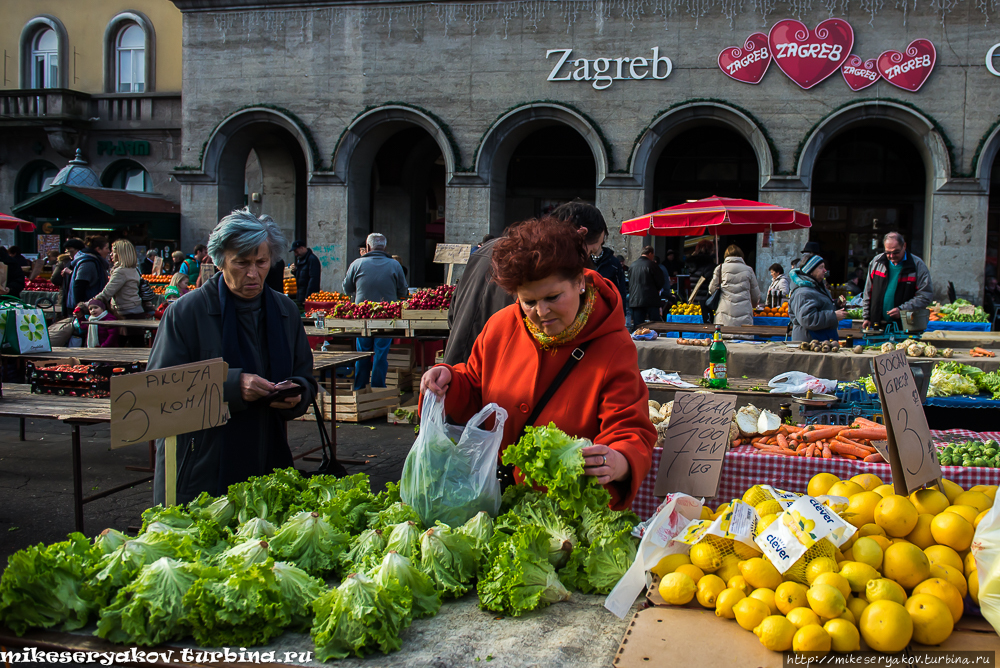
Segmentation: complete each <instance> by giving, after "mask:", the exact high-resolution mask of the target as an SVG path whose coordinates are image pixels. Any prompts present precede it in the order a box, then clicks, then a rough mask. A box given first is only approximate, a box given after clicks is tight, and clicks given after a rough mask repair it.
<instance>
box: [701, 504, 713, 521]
mask: <svg viewBox="0 0 1000 668" xmlns="http://www.w3.org/2000/svg"><path fill="white" fill-rule="evenodd" d="M699 519H703V520H710V519H712V511H711V510H710V509H709V507H708V506H702V507H701V517H700V518H699Z"/></svg>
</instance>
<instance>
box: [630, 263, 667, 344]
mask: <svg viewBox="0 0 1000 668" xmlns="http://www.w3.org/2000/svg"><path fill="white" fill-rule="evenodd" d="M653 257H654V256H653V247H652V246H646V247H645V248H643V249H642V254H641V255H640V256H639V259H637V260H636V261H635V262H633V263H632V264H631V265H630V266H629V275H628V293H629V294H628V306H629V309H631V311H632V327H638V326H639V325H641V324H642V323H644V322H658V321H659V320H660V289H661V288H662V287H663V284H664V278H663V272H662V271H660V267H659V265H657V264H656V262H654V261H653Z"/></svg>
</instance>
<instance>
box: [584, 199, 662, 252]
mask: <svg viewBox="0 0 1000 668" xmlns="http://www.w3.org/2000/svg"><path fill="white" fill-rule="evenodd" d="M645 199H646V193H645V191H644V190H643V189H642V188H598V189H597V195H596V202H595V206H597V208H598V209H600V210H601V213H603V214H604V220H605V222H607V224H608V232H609V234H608V240H607V241H606V242H605V244H604V245H605V246H607V247H608V248H610V249H612V250H613V251H614V252H615V254H616V255H619V254H620V255H624V256H625V263H626V264H631V263H632V261H633V260H635V259H636V258H638V257H639V252H640V251H641V250H642V247H643V246H644V245H645V239H646V238H645V237H637V236H631V235H629V236H625V235H622V233H621V227H622V222H624V221H626V220H629V219H631V218H635V217H637V216H641V215H642V214H644V213H649V212H648V211H645V208H644V207H645V206H646V203H645Z"/></svg>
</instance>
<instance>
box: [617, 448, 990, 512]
mask: <svg viewBox="0 0 1000 668" xmlns="http://www.w3.org/2000/svg"><path fill="white" fill-rule="evenodd" d="M931 437H933V438H934V439H936V440H938V441H957V440H962V439H968V440H972V439H976V440H981V441H985V440H989V439H993V440H995V441H1000V432H996V431H988V432H974V431H968V430H966V429H949V430H946V431H938V430H931ZM662 453H663V449H662V448H654V449H653V465H652V467H651V468H650V469H649V474H648V475H647V476H646V479H645V480H643V481H642V485H641V486H640V487H639V491H638V493H637V494H636V496H635V500H634V501H633V502H632V510H633V511H634V512H635V513H636V514H637V515H639V517H640V518H642V519H644V520H645V519H648V518H650V517H652V515H653V513H655V512H656V507H657V506H658V505H659V503H660V499H659V498H657V497H655V496H653V487H654V486H655V485H656V472H657V470H658V469H659V467H660V456H661V455H662ZM824 471H825V472H828V473H832V474H834V475H835V476H837V477H838V478H840V479H841V480H843V479H846V478H850V477H852V476H855V475H857V474H859V473H874V474H875V475H877V476H878V477H879V478H881V479H882V481H883V482H885V483H890V482H892V470H891V469H890V467H889V465H888V464H871V463H865V462H860V461H855V460H851V459H815V458H810V459H805V458H802V457H773V456H767V455H760V454H757V452H756V450H754V449H753V448H752V447H751V446H749V445H747V446H741V447H738V448H735V449H733V450H730V451H729V452H727V453H726V458H725V463H724V464H723V468H722V477H721V478H720V479H719V492H718V494H717V495H716V497H715V501H714V502H713V503H712V505H713V506H716V505H719V504H721V503H722V502H723V501H728V500H730V499H738V498H740V497H741V496H743V493H744V492H745V491H747V490H748V489H750V488H751V487H753V486H754V485H760V484H767V485H771V486H773V487H777V488H778V489H783V490H786V491H789V492H796V493H798V494H805V492H806V488H807V487H808V485H809V480H810V478H812V477H813V476H814V475H816V474H817V473H822V472H824ZM942 471H943V472H944V477H946V478H948V479H949V480H953V481H955V482H956V483H958V484H959V485H961V486H962V487H963V488H965V489H968V488H969V487H972V486H973V485H1000V469H992V468H986V467H979V466H973V467H965V466H944V467H942Z"/></svg>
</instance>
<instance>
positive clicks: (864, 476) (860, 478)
mask: <svg viewBox="0 0 1000 668" xmlns="http://www.w3.org/2000/svg"><path fill="white" fill-rule="evenodd" d="M851 482H856V483H858V484H859V485H861V486H862V487H863V488H864V489H865V490H867V491H869V492H871V491H874V490H875V488H876V487H879V486H880V485H881V484H882V479H881V478H879V477H878V476H877V475H875V474H874V473H859V474H857V475H856V476H853V477H852V478H851Z"/></svg>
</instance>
